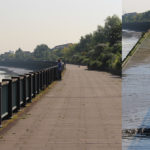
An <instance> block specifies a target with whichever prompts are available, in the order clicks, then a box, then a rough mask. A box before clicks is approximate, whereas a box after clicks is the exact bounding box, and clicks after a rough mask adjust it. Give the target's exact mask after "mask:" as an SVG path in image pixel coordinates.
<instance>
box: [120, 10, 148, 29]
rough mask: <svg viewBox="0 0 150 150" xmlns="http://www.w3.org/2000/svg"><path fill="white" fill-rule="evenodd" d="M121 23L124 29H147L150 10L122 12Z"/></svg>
mask: <svg viewBox="0 0 150 150" xmlns="http://www.w3.org/2000/svg"><path fill="white" fill-rule="evenodd" d="M122 25H123V28H124V29H131V30H137V31H147V30H149V29H150V11H147V12H144V13H128V14H124V15H123V16H122Z"/></svg>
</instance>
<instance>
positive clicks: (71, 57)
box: [62, 15, 122, 75]
mask: <svg viewBox="0 0 150 150" xmlns="http://www.w3.org/2000/svg"><path fill="white" fill-rule="evenodd" d="M121 30H122V28H121V21H120V19H119V18H118V17H117V16H115V15H114V16H112V17H108V18H107V19H106V21H105V26H104V27H102V26H98V29H97V30H96V31H95V32H93V34H88V35H85V36H84V37H81V39H80V42H79V43H78V44H74V45H71V46H69V47H67V48H64V49H63V51H62V53H63V55H62V57H64V58H65V60H66V62H68V63H73V64H80V65H87V66H88V69H93V70H102V71H109V72H111V73H115V74H118V75H121V50H122V44H121V35H122V34H121V32H122V31H121Z"/></svg>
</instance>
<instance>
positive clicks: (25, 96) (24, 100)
mask: <svg viewBox="0 0 150 150" xmlns="http://www.w3.org/2000/svg"><path fill="white" fill-rule="evenodd" d="M23 95H24V99H23V106H24V107H25V106H26V104H27V101H26V98H27V76H26V75H24V93H23Z"/></svg>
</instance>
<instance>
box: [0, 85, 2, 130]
mask: <svg viewBox="0 0 150 150" xmlns="http://www.w3.org/2000/svg"><path fill="white" fill-rule="evenodd" d="M1 127H2V85H1V83H0V128H1Z"/></svg>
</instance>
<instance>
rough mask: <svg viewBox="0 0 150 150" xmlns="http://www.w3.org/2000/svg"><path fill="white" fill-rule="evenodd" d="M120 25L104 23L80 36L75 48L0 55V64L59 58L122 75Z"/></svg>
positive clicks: (114, 20)
mask: <svg viewBox="0 0 150 150" xmlns="http://www.w3.org/2000/svg"><path fill="white" fill-rule="evenodd" d="M121 33H122V25H121V20H120V19H119V17H118V16H116V15H114V16H112V17H108V18H106V20H105V25H104V27H103V26H98V28H97V30H96V31H94V32H93V33H91V34H87V35H85V36H82V37H81V39H80V41H79V42H78V43H75V44H67V45H65V46H61V48H60V47H56V48H54V49H50V48H49V47H48V46H47V45H45V44H41V45H38V46H37V47H36V48H35V49H34V51H33V52H29V51H28V52H27V51H23V50H22V49H20V48H19V49H18V50H17V51H16V52H14V53H13V52H11V51H10V52H7V53H4V54H2V55H0V60H1V61H4V60H5V61H7V60H24V61H29V60H42V61H43V60H44V61H47V60H48V61H57V59H58V58H62V59H63V61H65V62H66V63H71V64H78V65H87V67H88V69H92V70H101V71H108V72H111V73H114V74H118V75H121V50H122V44H121V38H122V36H121V35H122V34H121Z"/></svg>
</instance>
